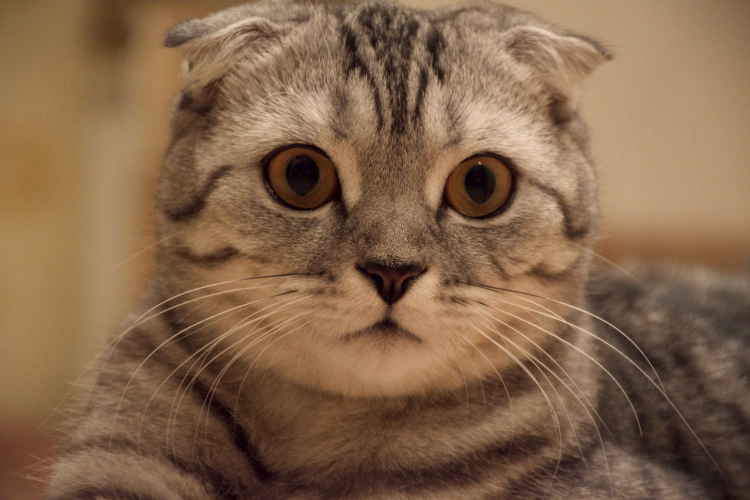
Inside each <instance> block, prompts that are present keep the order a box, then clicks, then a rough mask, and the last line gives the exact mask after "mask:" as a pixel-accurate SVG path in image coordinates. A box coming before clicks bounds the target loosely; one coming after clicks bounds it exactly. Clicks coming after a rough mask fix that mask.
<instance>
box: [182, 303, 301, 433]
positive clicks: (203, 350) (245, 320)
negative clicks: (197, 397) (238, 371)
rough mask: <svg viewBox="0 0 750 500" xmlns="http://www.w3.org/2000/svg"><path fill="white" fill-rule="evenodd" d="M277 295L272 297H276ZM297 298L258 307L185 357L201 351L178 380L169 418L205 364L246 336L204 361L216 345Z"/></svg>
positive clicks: (211, 361)
mask: <svg viewBox="0 0 750 500" xmlns="http://www.w3.org/2000/svg"><path fill="white" fill-rule="evenodd" d="M285 294H286V292H285ZM277 297H278V296H276V297H273V298H277ZM299 300H300V299H299V298H298V297H291V298H289V299H287V300H285V301H278V302H275V303H273V304H271V305H268V306H266V307H263V308H261V309H259V310H257V311H254V312H253V313H252V314H250V315H249V316H247V317H245V318H243V319H241V320H240V321H238V322H237V323H235V325H234V326H232V327H231V328H230V329H229V330H227V331H226V332H224V333H223V334H221V335H218V336H216V337H215V338H214V339H212V340H211V341H210V342H208V343H207V344H206V345H204V346H203V347H201V349H199V350H198V351H196V352H195V353H193V354H192V355H191V356H190V357H188V359H186V360H185V361H184V362H187V360H189V359H190V358H192V357H193V356H195V355H196V354H198V353H201V354H200V356H199V357H198V358H196V360H195V361H194V362H193V364H192V365H191V366H190V368H189V369H188V370H187V373H186V374H185V376H184V377H183V379H182V381H181V382H180V385H179V387H178V388H177V390H176V393H175V398H174V400H173V402H172V409H170V419H171V415H173V414H174V415H176V414H177V412H178V411H179V407H180V405H181V404H182V400H183V398H184V396H185V395H186V394H187V393H188V391H190V389H191V387H192V385H193V383H194V382H195V381H196V380H197V377H198V376H199V375H200V373H201V372H202V371H203V370H204V369H205V368H206V367H207V366H209V365H210V364H211V363H213V362H214V361H215V360H216V359H217V358H218V357H219V356H221V355H222V354H223V353H225V352H226V351H227V350H229V349H232V348H233V347H234V346H236V345H238V344H239V343H241V342H243V341H244V340H245V338H246V337H243V338H240V339H238V340H237V341H236V342H234V343H233V344H231V345H230V346H228V347H227V348H225V349H224V350H223V351H222V352H221V353H219V354H218V355H216V356H214V357H213V358H212V359H211V360H210V361H207V362H204V361H205V360H206V359H207V358H208V356H209V355H210V353H211V352H212V351H213V349H214V348H215V347H216V346H217V345H219V344H220V343H221V342H222V341H223V340H224V339H225V338H227V337H229V336H230V335H231V334H233V333H234V332H236V331H239V330H240V329H242V328H244V327H246V326H249V325H251V324H253V323H259V322H261V321H263V320H264V319H265V318H267V317H269V316H270V315H272V314H275V313H276V312H278V311H280V310H282V309H284V308H285V307H287V306H289V305H290V304H291V303H293V302H296V301H299ZM276 306H278V307H276ZM272 307H276V308H275V309H273V310H271V311H270V312H267V313H266V314H264V315H262V316H259V317H256V316H258V315H259V314H261V313H262V312H263V311H266V310H267V309H270V308H272ZM250 318H254V319H252V320H250ZM256 331H257V330H253V331H252V332H250V333H249V334H248V335H250V334H253V333H255V332H256ZM184 362H183V363H184ZM197 363H201V365H200V366H199V368H198V371H197V372H195V373H193V371H194V368H195V365H196V364H197ZM191 374H192V379H191V381H190V382H188V383H187V385H186V386H185V389H184V390H182V393H181V394H180V390H181V388H182V386H183V384H185V381H186V379H187V377H188V376H190V375H191ZM178 395H179V400H178V399H177V397H178ZM168 421H169V419H168ZM175 423H176V420H175Z"/></svg>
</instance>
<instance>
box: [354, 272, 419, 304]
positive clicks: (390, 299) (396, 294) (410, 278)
mask: <svg viewBox="0 0 750 500" xmlns="http://www.w3.org/2000/svg"><path fill="white" fill-rule="evenodd" d="M357 269H358V270H359V271H360V272H361V273H362V274H364V275H365V276H366V277H368V278H369V279H370V280H371V281H372V282H373V284H374V285H375V289H376V290H377V291H378V295H380V297H381V298H382V299H383V300H384V301H385V303H386V304H388V305H391V304H394V303H395V302H396V301H398V300H399V299H400V298H401V297H403V295H404V293H406V290H407V289H408V288H409V286H410V285H411V284H412V283H414V281H415V280H416V279H417V278H418V277H419V276H420V275H421V274H423V273H424V272H425V271H426V270H427V268H426V267H424V266H416V265H409V266H399V267H390V266H384V265H382V264H376V263H373V262H365V263H364V265H361V266H360V265H357Z"/></svg>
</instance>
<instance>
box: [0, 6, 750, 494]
mask: <svg viewBox="0 0 750 500" xmlns="http://www.w3.org/2000/svg"><path fill="white" fill-rule="evenodd" d="M409 3H412V4H420V5H428V4H434V3H433V2H428V1H427V0H422V2H418V1H417V0H413V1H411V2H409ZM435 3H437V2H435ZM440 3H444V2H440ZM511 3H513V4H514V5H517V6H521V7H523V8H527V9H530V10H533V11H535V12H537V13H539V14H541V15H543V16H544V17H546V18H547V19H549V20H551V21H554V22H556V23H558V24H560V25H563V26H565V27H568V28H571V29H574V30H577V31H579V32H581V33H584V34H587V35H590V36H592V37H594V38H596V39H599V40H602V41H604V42H605V44H606V45H607V46H608V47H610V48H611V49H612V50H613V51H614V52H615V54H616V56H617V57H616V60H615V61H614V62H613V63H610V64H608V65H606V66H604V67H602V68H601V69H600V70H598V71H597V72H596V73H595V74H594V76H593V77H592V78H591V79H590V81H589V82H588V85H587V89H586V93H585V96H584V101H583V113H584V116H586V117H587V119H588V121H589V122H590V124H591V126H592V136H593V141H594V142H593V154H594V157H595V159H596V160H597V164H598V166H599V169H600V173H601V184H602V195H601V197H602V207H603V211H604V213H605V218H604V221H603V227H602V231H601V235H602V239H601V241H600V244H599V251H600V252H601V253H603V254H604V255H605V256H607V257H608V258H611V259H614V260H617V261H621V260H623V259H624V258H627V257H631V256H635V257H640V258H647V259H654V258H657V259H661V258H668V259H671V260H679V261H684V262H698V263H703V264H706V265H709V266H713V267H718V268H723V269H726V270H738V269H742V268H746V266H747V265H748V262H749V259H750V2H748V1H744V0H712V1H711V2H707V1H704V0H627V1H625V0H622V1H612V0H607V1H605V0H567V1H565V2H560V1H559V0H538V1H533V0H515V1H511ZM228 4H229V2H227V1H219V0H191V1H179V2H178V1H176V0H172V1H168V0H161V1H157V0H142V1H135V0H131V1H125V0H122V1H115V0H65V1H60V0H2V1H1V2H0V498H2V499H21V498H35V497H36V496H38V490H35V489H34V485H33V483H29V482H23V481H21V480H20V478H18V476H17V475H16V474H17V473H18V472H19V471H22V470H24V469H23V468H24V466H25V464H28V463H29V462H28V460H27V459H26V458H25V457H26V455H27V453H33V454H45V453H47V452H48V451H47V450H48V449H49V447H48V444H47V442H46V441H45V440H44V438H43V436H44V431H41V432H36V433H34V429H36V427H37V426H38V425H39V424H40V423H41V422H42V421H43V420H44V419H45V418H47V417H48V416H49V415H50V414H51V412H52V410H53V409H54V407H55V406H56V405H57V403H58V402H59V401H60V399H61V398H62V396H63V393H64V392H65V390H66V389H67V383H68V381H72V380H73V379H75V377H76V376H77V374H78V373H79V372H80V369H81V367H83V366H85V364H86V363H87V362H88V360H89V359H90V358H91V356H92V353H94V352H95V348H96V346H97V345H98V343H99V342H100V340H101V338H102V336H103V335H104V334H105V333H107V332H108V331H111V330H112V329H114V328H116V325H117V321H118V318H121V317H122V315H123V314H124V313H125V312H126V311H127V310H128V309H129V308H131V307H132V306H133V304H134V302H135V300H136V299H137V296H138V293H139V290H140V288H141V287H142V285H143V283H144V281H145V280H146V279H147V276H148V270H149V268H150V266H151V262H152V259H153V251H152V250H153V249H152V248H149V245H150V244H151V243H153V237H152V234H153V231H152V226H151V215H150V214H151V207H152V197H153V182H154V179H155V176H156V172H157V169H158V165H159V160H160V156H161V154H162V150H163V148H164V146H165V145H166V142H167V127H166V123H167V115H168V110H169V105H170V98H171V96H172V95H173V94H174V93H175V91H176V89H177V78H176V75H177V68H178V64H179V61H178V59H177V57H176V55H175V54H174V53H173V52H171V51H169V50H167V49H163V48H161V47H160V42H161V37H162V34H163V33H164V32H165V30H166V29H167V28H169V27H170V26H172V25H173V24H174V23H176V22H177V21H178V20H181V19H185V18H189V17H194V16H199V15H202V14H205V13H207V12H210V11H212V10H216V9H217V8H218V7H220V6H225V5H228ZM139 252H140V253H139ZM52 420H54V417H53V418H52ZM30 435H31V437H29V436H30ZM27 472H31V471H27ZM30 485H31V486H30ZM35 491H36V492H35Z"/></svg>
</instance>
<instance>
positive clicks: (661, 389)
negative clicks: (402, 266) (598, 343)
mask: <svg viewBox="0 0 750 500" xmlns="http://www.w3.org/2000/svg"><path fill="white" fill-rule="evenodd" d="M465 284H468V283H465ZM471 286H479V287H480V288H487V289H490V290H493V289H494V290H495V291H503V292H509V293H516V294H523V295H530V296H533V297H536V298H540V299H546V300H550V301H552V302H555V303H558V304H561V305H563V306H567V307H570V308H572V309H575V310H577V311H580V312H582V313H584V314H586V315H588V316H591V317H593V318H595V319H598V320H600V321H602V322H603V323H605V324H606V325H608V326H610V327H612V328H614V329H615V330H616V331H618V332H619V333H620V334H622V335H623V336H624V337H625V338H626V339H627V340H628V341H630V342H631V343H632V344H633V345H634V346H636V348H637V349H638V351H639V352H640V353H641V354H642V355H643V357H644V359H645V360H646V362H647V363H648V364H649V366H650V367H651V369H652V370H653V371H654V373H655V374H656V377H657V379H658V376H659V375H658V373H657V372H656V369H655V368H654V367H653V365H652V364H651V361H650V360H649V359H648V357H647V356H646V355H645V353H643V351H642V350H641V349H640V347H638V346H637V344H636V343H635V342H634V341H633V340H632V339H631V338H630V337H629V336H627V335H626V334H625V333H624V332H622V330H620V329H619V328H617V327H616V326H614V325H613V324H612V323H610V322H608V321H607V320H605V319H603V318H600V317H599V316H597V315H595V314H593V313H590V312H588V311H586V310H584V309H581V308H579V307H576V306H573V305H570V304H566V303H564V302H561V301H559V300H555V299H551V298H547V297H542V296H539V295H535V294H531V293H528V292H520V291H517V290H508V289H500V288H496V287H488V286H487V285H481V286H480V285H471ZM535 304H536V303H535ZM536 305H539V304H536ZM540 307H541V306H540ZM537 312H538V311H537ZM571 326H574V327H575V328H577V329H578V330H582V329H581V328H580V327H576V326H575V325H571ZM582 331H583V330H582ZM586 333H588V332H586ZM590 335H592V336H593V337H594V338H597V339H599V337H597V336H596V335H594V334H590ZM560 340H561V341H563V342H566V341H565V340H564V339H560ZM599 340H602V339H599ZM566 343H567V342H566ZM610 347H612V346H610ZM612 349H614V350H615V351H616V352H618V353H619V354H621V355H622V356H623V358H624V359H625V360H626V361H627V362H628V363H630V364H631V365H632V366H634V367H635V368H636V369H637V370H638V371H639V372H640V373H641V374H642V375H643V376H644V377H645V378H646V380H648V382H649V383H650V384H651V385H653V386H654V388H656V390H657V391H658V392H659V393H660V394H661V396H662V397H663V398H664V400H665V401H666V402H667V403H668V404H669V406H670V407H671V408H672V409H673V410H674V411H675V413H676V414H677V416H679V418H680V420H681V421H682V422H683V423H684V424H685V426H686V427H687V429H688V430H689V431H690V433H691V434H692V436H693V437H694V438H695V439H696V440H697V441H698V444H700V446H701V448H702V449H703V451H704V452H705V453H706V455H707V456H708V458H709V459H710V460H711V462H712V463H713V465H714V466H715V467H716V469H717V470H718V472H719V474H720V475H721V476H722V478H724V480H726V476H725V475H724V472H723V471H722V470H721V468H720V467H719V464H718V463H717V462H716V460H715V459H714V457H713V455H711V453H710V452H709V451H708V448H706V445H705V444H704V443H703V441H702V440H701V439H700V438H699V437H698V434H697V433H696V432H695V430H694V429H693V427H692V426H691V425H690V424H689V423H688V421H687V419H686V418H685V416H684V415H683V414H682V412H681V411H680V410H679V409H677V406H676V405H675V404H674V402H673V401H672V400H671V398H670V397H669V396H668V395H667V393H666V389H665V387H664V385H663V383H662V381H661V379H658V380H659V384H657V383H656V382H655V381H654V380H653V379H652V378H651V377H650V376H649V375H648V374H647V373H646V371H645V370H644V369H643V368H641V367H640V366H638V364H637V363H636V362H635V361H633V360H632V359H630V358H629V357H627V356H625V355H624V354H623V353H621V352H620V351H619V350H617V349H615V348H614V347H612ZM590 359H591V360H592V361H593V362H594V363H595V364H597V365H598V366H599V367H600V368H602V369H603V370H604V371H605V372H606V373H608V374H609V377H610V378H611V379H612V381H613V382H614V383H615V384H617V386H618V387H619V388H620V390H621V391H622V392H623V393H625V390H624V389H623V388H622V386H621V385H620V383H619V382H618V381H617V379H616V378H615V377H614V376H613V375H612V374H611V373H609V371H608V370H606V368H604V367H603V366H602V365H601V363H599V362H598V361H596V360H595V359H593V358H590ZM626 397H627V398H628V403H629V404H630V406H631V408H632V410H633V413H634V414H635V415H636V421H637V422H638V428H639V432H640V434H641V436H642V435H643V431H642V430H641V426H640V422H639V421H638V415H637V412H636V411H635V407H634V406H633V403H632V401H631V400H630V398H629V397H628V396H627V394H626Z"/></svg>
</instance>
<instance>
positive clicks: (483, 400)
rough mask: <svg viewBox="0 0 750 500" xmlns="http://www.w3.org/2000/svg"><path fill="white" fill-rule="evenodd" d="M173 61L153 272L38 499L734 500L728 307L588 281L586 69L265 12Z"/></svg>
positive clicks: (318, 16)
mask: <svg viewBox="0 0 750 500" xmlns="http://www.w3.org/2000/svg"><path fill="white" fill-rule="evenodd" d="M165 44H166V46H167V47H172V48H176V49H177V50H179V51H180V53H181V54H182V56H183V57H184V59H185V63H184V66H183V75H182V88H181V91H180V94H179V96H178V97H177V99H176V100H175V105H174V113H173V118H172V123H171V127H172V131H173V132H172V140H171V144H170V145H169V147H168V150H167V153H166V156H165V159H164V163H163V168H162V173H161V179H160V182H159V191H158V206H159V209H158V221H159V227H160V229H159V233H160V243H159V254H158V259H157V260H158V263H157V271H156V272H155V275H154V277H153V279H152V281H151V283H150V285H149V288H148V291H147V293H146V295H145V298H144V300H143V303H142V306H141V309H140V310H139V311H138V312H137V313H136V314H135V315H134V316H133V317H132V318H131V319H130V320H129V322H128V324H129V326H128V327H127V328H125V329H124V331H123V332H122V333H120V334H119V335H117V336H115V337H113V338H112V339H111V342H110V344H109V345H108V347H107V349H106V350H105V351H104V352H103V353H102V355H101V363H100V365H99V368H98V371H97V376H96V380H95V381H94V382H93V384H92V385H93V388H91V389H90V392H89V393H88V394H87V395H86V397H85V398H82V403H81V406H80V408H81V409H80V410H79V411H77V412H76V416H75V417H73V418H72V420H71V424H70V429H69V430H68V431H67V434H68V435H67V441H68V444H67V445H66V447H65V449H64V450H63V451H62V453H61V454H60V457H59V458H58V459H57V461H56V463H55V465H54V466H53V472H52V477H51V486H50V492H49V498H50V499H51V500H72V499H138V500H141V499H150V500H151V499H153V500H162V499H164V500H166V499H177V498H180V499H208V498H216V499H250V498H259V499H287V498H295V499H301V498H327V499H338V498H341V499H345V498H346V499H364V498H368V499H369V498H372V499H416V498H424V499H464V498H466V499H469V498H470V499H474V498H493V499H494V498H497V499H499V498H513V499H534V498H550V499H563V498H565V499H568V498H577V499H592V498H623V499H624V498H627V499H634V498H639V499H698V498H700V499H703V498H717V499H718V498H750V474H748V472H750V397H749V395H750V390H749V389H750V388H749V386H750V378H749V377H748V372H747V369H748V366H750V347H749V343H748V335H749V334H750V332H749V329H750V328H749V326H748V325H750V282H749V281H748V280H747V279H746V278H743V277H720V276H717V275H714V274H711V273H709V272H706V271H684V270H678V269H675V268H672V267H662V268H660V269H653V268H645V267H644V268H634V269H633V270H632V276H625V275H623V274H622V273H612V274H610V273H607V272H603V271H598V270H595V269H593V267H592V265H591V262H590V256H591V252H590V250H589V248H590V246H591V244H592V240H593V238H594V235H595V230H596V220H597V215H598V214H597V202H596V179H595V173H594V169H593V166H592V163H591V160H590V158H589V154H588V147H587V144H588V139H587V131H586V126H585V124H584V123H583V122H582V120H581V118H580V116H579V114H578V100H577V99H578V94H579V91H580V86H581V82H582V81H583V80H584V79H585V78H586V77H587V76H588V75H589V74H590V73H591V72H592V71H593V70H594V69H595V68H596V67H597V66H599V65H600V64H602V63H604V62H605V61H607V60H609V59H610V58H611V56H610V54H609V52H608V51H607V50H606V49H605V48H603V47H602V46H601V45H600V44H598V43H596V42H594V41H593V40H590V39H588V38H585V37H582V36H578V35H576V34H573V33H569V32H567V31H564V30H561V29H559V28H556V27H554V26H551V25H548V24H546V23H545V22H543V21H541V20H540V19H538V18H537V17H535V16H534V15H532V14H529V13H525V12H521V11H518V10H515V9H513V8H510V7H505V6H501V5H497V4H494V3H490V2H478V3H471V4H465V5H458V6H452V7H444V8H441V9H437V10H432V11H428V10H416V9H411V8H406V7H402V6H399V5H397V4H394V3H386V2H380V1H367V2H363V3H356V4H353V3H344V4H340V5H334V4H325V5H320V4H317V5H313V3H311V2H307V1H299V2H293V1H287V0H285V1H278V0H265V1H260V2H257V3H252V4H247V5H242V6H238V7H234V8H230V9H228V10H224V11H222V12H219V13H217V14H215V15H212V16H209V17H207V18H205V19H198V20H193V21H189V22H186V23H184V24H181V25H179V26H177V27H176V28H174V29H172V30H171V31H170V32H169V33H168V34H167V36H166V41H165Z"/></svg>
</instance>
